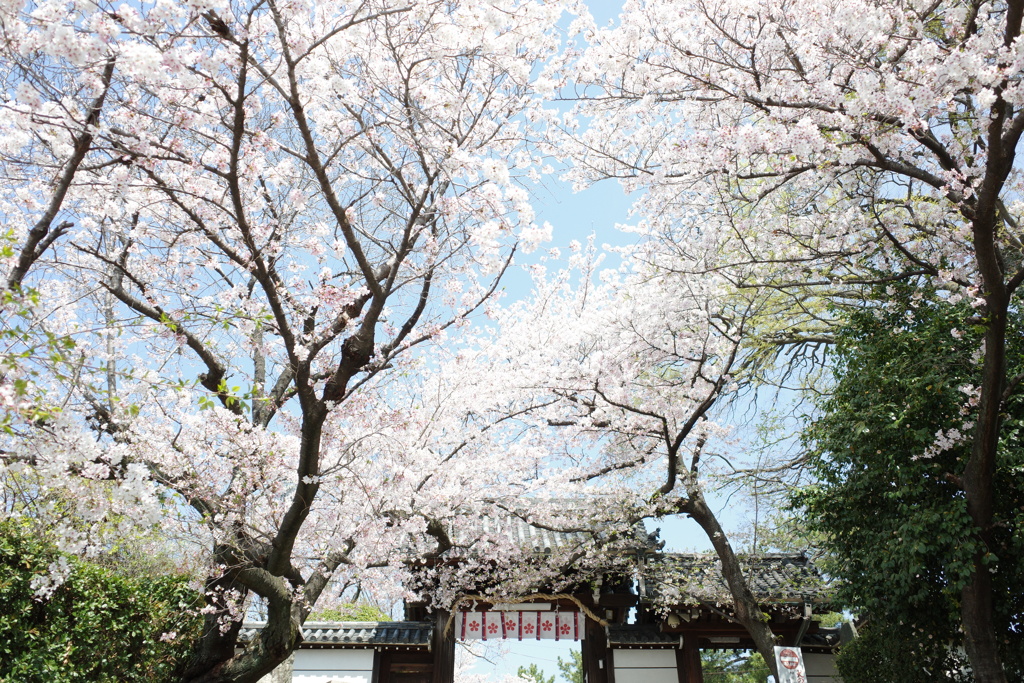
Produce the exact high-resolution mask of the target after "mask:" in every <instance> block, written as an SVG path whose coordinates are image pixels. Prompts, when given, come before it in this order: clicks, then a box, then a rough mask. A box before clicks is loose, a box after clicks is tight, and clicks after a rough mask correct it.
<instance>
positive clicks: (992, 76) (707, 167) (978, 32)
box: [553, 0, 1024, 682]
mask: <svg viewBox="0 0 1024 683" xmlns="http://www.w3.org/2000/svg"><path fill="white" fill-rule="evenodd" d="M1022 14H1024V5H1022V4H1021V3H1019V2H1014V1H1010V2H999V3H981V2H943V1H941V0H937V1H927V2H925V1H921V2H915V1H909V0H908V1H906V2H885V3H882V2H870V1H865V2H852V3H851V2H842V3H840V2H785V3H782V2H770V1H769V2H757V3H751V2H741V1H737V2H732V1H728V0H708V1H700V0H697V1H694V2H684V3H679V2H667V1H661V0H647V1H637V2H628V3H626V5H625V6H624V8H623V13H622V15H621V22H620V25H618V26H616V27H615V28H610V29H602V30H597V29H596V28H594V27H592V26H591V27H589V28H588V27H586V26H583V27H582V30H583V31H584V36H585V37H586V38H587V40H588V47H587V48H586V51H585V52H584V53H583V55H582V56H581V57H580V58H579V59H578V60H577V61H576V72H575V79H576V81H577V83H578V84H579V85H578V87H579V94H580V95H581V96H582V98H583V102H582V103H581V105H580V107H579V113H580V114H581V115H585V116H586V120H585V123H586V125H585V126H583V127H582V128H581V129H580V130H579V131H577V130H574V129H573V128H571V127H567V126H564V125H563V124H562V123H561V122H557V123H558V126H557V127H559V128H561V129H562V130H563V132H565V133H566V135H565V136H564V137H563V138H561V140H562V142H560V143H559V145H558V148H560V149H562V150H567V149H570V147H569V146H570V145H573V144H575V147H572V149H573V150H574V151H573V152H572V153H571V155H572V157H573V158H574V160H575V162H576V165H575V172H574V175H575V178H576V181H577V182H578V183H581V184H586V183H589V182H593V181H595V180H597V179H601V178H607V177H616V178H620V179H622V181H623V182H624V183H625V184H626V186H627V187H628V188H630V189H638V190H640V189H642V190H644V192H643V195H642V198H641V199H640V200H639V201H638V203H637V206H636V211H637V212H638V214H639V215H641V216H642V217H643V218H644V222H643V223H642V225H641V229H642V230H646V231H647V232H648V233H649V234H650V235H651V236H652V237H653V238H654V239H657V240H660V241H661V242H662V244H663V245H666V249H665V253H666V254H668V255H670V258H671V259H677V258H679V257H682V258H683V259H684V260H685V259H689V260H690V261H691V263H692V265H691V266H685V265H681V264H679V263H677V264H676V265H675V266H674V267H676V268H682V269H684V270H687V271H689V272H700V271H701V270H705V269H706V266H707V265H708V264H707V263H706V262H703V261H701V260H700V259H699V258H698V256H699V255H700V254H703V253H705V252H706V251H707V250H709V249H710V250H712V251H713V252H714V253H715V254H717V255H718V258H717V260H716V262H715V263H714V264H711V268H710V271H711V272H714V273H716V274H717V275H719V276H721V277H725V278H728V279H729V280H730V281H731V282H732V283H733V286H734V287H735V288H736V289H737V291H741V292H742V291H748V290H751V289H753V290H758V291H762V292H765V293H766V294H771V296H772V297H773V300H774V302H775V304H776V305H775V306H773V307H770V308H771V309H772V310H774V311H776V312H777V313H778V314H780V315H779V317H776V318H775V319H774V320H767V321H766V320H762V321H761V322H759V323H758V322H752V323H751V325H750V327H749V328H748V329H749V330H751V331H753V332H755V335H754V337H755V339H760V340H761V341H763V342H766V343H772V342H777V343H781V344H787V343H800V342H801V341H807V340H819V341H820V340H822V339H823V338H824V339H825V340H826V341H827V338H825V337H824V335H825V334H826V333H827V330H828V325H829V316H828V314H827V310H826V308H825V303H831V304H832V305H840V306H842V305H860V304H859V302H861V301H863V300H864V298H865V297H864V295H863V290H862V287H863V286H864V285H869V284H877V283H884V282H886V281H893V280H904V279H908V278H913V277H918V278H923V279H924V280H927V281H928V282H929V283H930V285H931V286H935V287H939V288H941V289H943V290H944V291H945V292H947V296H948V297H949V298H950V300H952V301H957V300H961V299H963V298H967V300H969V301H972V302H973V305H974V308H975V309H976V311H977V315H976V316H975V317H974V318H973V319H971V320H966V321H964V324H965V325H970V324H977V325H982V326H983V327H984V329H985V334H984V340H983V344H982V345H981V346H980V347H979V349H978V353H979V354H980V356H979V357H980V358H981V359H982V366H983V367H982V369H981V371H980V372H979V374H978V377H977V378H976V379H975V381H974V383H973V384H972V386H970V387H968V388H967V392H968V394H969V396H968V397H967V398H966V399H965V401H966V402H965V406H964V409H965V413H966V417H965V420H964V422H963V423H962V424H961V423H957V424H951V425H949V429H948V430H945V431H944V432H943V434H948V433H951V431H950V430H953V431H956V432H958V433H960V434H962V435H963V438H964V439H967V440H968V441H969V443H970V445H971V448H970V455H969V457H967V458H966V460H965V461H963V462H962V463H961V464H962V469H961V470H960V471H958V472H955V473H951V476H953V477H954V478H955V481H956V482H957V486H958V487H959V489H960V491H961V493H962V495H963V496H964V498H965V499H966V501H967V508H968V511H969V514H970V516H971V519H972V520H973V523H974V533H975V535H976V538H977V539H978V540H979V541H980V544H979V546H980V548H981V550H980V551H979V552H978V553H977V555H976V556H975V557H974V559H973V563H974V571H973V573H972V575H971V579H970V580H969V581H968V582H966V583H965V585H963V587H962V590H961V593H960V604H961V619H962V626H963V630H964V634H965V644H966V650H967V653H968V656H969V658H970V661H971V666H972V669H973V672H974V676H975V678H976V680H978V681H986V682H987V681H1005V680H1006V676H1005V673H1004V672H1003V666H1002V664H1001V661H1000V656H999V652H998V647H997V637H998V634H996V633H995V632H994V629H993V626H992V600H993V596H992V585H991V579H990V576H991V572H993V571H998V566H999V562H1000V560H999V559H998V558H996V557H994V556H993V555H992V554H991V553H990V552H988V551H987V550H985V548H986V545H987V541H986V539H989V538H990V537H991V534H992V530H993V525H994V524H996V523H998V520H995V519H994V517H993V496H994V491H993V473H994V471H995V468H996V464H997V458H998V451H997V443H998V441H999V435H1000V429H1001V424H1002V420H1001V412H1002V410H1003V406H1004V405H1005V402H1006V400H1007V399H1008V398H1009V397H1010V396H1011V395H1012V394H1013V393H1014V392H1016V391H1017V390H1018V386H1019V381H1020V378H1018V377H1009V376H1007V371H1006V362H1005V349H1006V324H1007V312H1008V310H1010V309H1011V308H1013V307H1014V306H1019V303H1018V301H1017V299H1016V297H1017V296H1018V290H1019V287H1020V284H1021V282H1022V281H1024V270H1022V269H1021V263H1022V258H1021V256H1022V253H1021V236H1020V234H1019V226H1018V224H1019V214H1020V199H1021V197H1020V183H1021V175H1020V172H1019V170H1018V168H1017V163H1016V152H1017V148H1018V144H1019V141H1020V136H1021V133H1022V131H1024V112H1022V111H1021V107H1022V103H1024V102H1022V92H1024V90H1022V88H1024V84H1022V82H1021V73H1022V69H1021V64H1022V59H1024V56H1022V55H1024V53H1022V49H1024V47H1022V46H1024V41H1022V40H1020V32H1021V18H1022ZM553 122H554V120H553ZM556 151H557V150H556ZM952 333H953V334H956V330H953V331H952ZM940 436H942V435H940ZM936 447H938V448H941V447H942V446H941V444H937V445H936Z"/></svg>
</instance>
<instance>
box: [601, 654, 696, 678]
mask: <svg viewBox="0 0 1024 683" xmlns="http://www.w3.org/2000/svg"><path fill="white" fill-rule="evenodd" d="M612 664H613V665H614V666H615V683H679V673H678V672H677V671H676V651H675V650H612Z"/></svg>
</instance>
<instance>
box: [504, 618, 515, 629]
mask: <svg viewBox="0 0 1024 683" xmlns="http://www.w3.org/2000/svg"><path fill="white" fill-rule="evenodd" d="M515 627H516V622H514V621H512V620H511V619H509V620H508V621H506V622H505V628H507V629H509V630H511V629H514V628H515Z"/></svg>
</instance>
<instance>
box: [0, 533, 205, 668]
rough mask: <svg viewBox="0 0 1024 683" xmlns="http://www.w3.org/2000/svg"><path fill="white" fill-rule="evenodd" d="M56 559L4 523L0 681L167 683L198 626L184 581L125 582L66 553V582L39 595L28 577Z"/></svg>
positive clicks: (195, 600)
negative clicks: (168, 638)
mask: <svg viewBox="0 0 1024 683" xmlns="http://www.w3.org/2000/svg"><path fill="white" fill-rule="evenodd" d="M60 559H61V554H60V553H59V552H58V551H57V550H56V549H55V548H54V547H53V545H52V544H50V543H47V542H46V541H45V540H43V539H40V538H39V536H38V535H36V534H34V533H31V532H30V531H29V530H28V529H27V528H26V527H24V526H23V525H21V524H20V523H19V522H17V521H11V520H8V521H5V522H0V605H2V606H3V608H2V609H0V682H2V683H72V682H75V681H82V682H88V683H103V682H107V681H109V682H111V683H113V682H115V681H117V682H121V681H139V682H140V683H141V682H143V681H147V682H149V681H165V680H171V679H172V678H173V672H174V669H175V668H176V666H178V665H179V663H180V662H181V661H182V660H184V659H185V657H186V656H187V653H188V651H189V649H190V647H191V645H192V643H193V641H194V639H195V638H196V637H197V636H198V631H199V629H200V628H201V626H202V620H201V619H200V618H199V615H198V611H197V610H198V608H199V607H200V606H201V605H202V601H201V599H200V596H199V595H198V594H197V593H196V591H194V590H193V589H190V588H189V587H188V585H187V580H186V579H185V578H184V577H179V576H158V577H149V578H139V577H125V576H122V575H119V574H118V573H117V572H116V571H114V570H112V569H109V568H106V567H101V566H98V565H95V564H90V563H87V562H82V561H80V560H77V559H75V558H71V557H66V556H65V557H64V559H65V560H66V561H67V563H68V566H69V567H70V575H69V576H68V578H67V580H66V581H64V583H63V584H62V585H60V586H59V587H58V588H57V589H56V590H54V591H53V593H52V595H50V596H49V597H48V598H45V599H38V598H37V596H36V595H35V588H34V587H33V586H32V580H33V578H36V577H39V576H43V575H46V574H47V572H48V566H49V565H50V564H51V563H54V562H59V561H60ZM172 632H173V633H176V637H175V638H174V639H173V640H171V641H170V642H163V641H161V636H163V635H164V634H170V633H172Z"/></svg>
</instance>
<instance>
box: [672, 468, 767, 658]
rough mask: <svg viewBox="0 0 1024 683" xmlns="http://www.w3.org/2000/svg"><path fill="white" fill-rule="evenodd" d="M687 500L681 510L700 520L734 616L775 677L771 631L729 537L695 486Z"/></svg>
mask: <svg viewBox="0 0 1024 683" xmlns="http://www.w3.org/2000/svg"><path fill="white" fill-rule="evenodd" d="M689 494H690V500H689V501H688V504H687V506H686V508H685V511H686V512H687V513H689V515H690V516H691V517H693V519H694V521H696V522H697V524H700V526H701V528H702V529H704V533H706V534H707V536H708V538H709V539H710V540H711V544H712V545H713V546H714V547H715V552H716V553H718V559H719V560H720V561H721V562H722V576H724V577H725V582H726V584H727V585H728V586H729V592H730V593H731V594H732V600H733V609H735V611H736V620H737V621H739V622H740V624H742V625H743V627H744V628H745V629H747V632H748V633H749V634H750V637H751V638H753V639H754V645H755V646H756V647H757V651H758V652H759V653H760V654H761V656H762V657H764V661H765V663H766V664H767V665H768V668H769V669H771V672H772V675H773V676H775V677H776V678H778V676H779V671H778V667H777V666H776V665H775V634H774V633H773V632H772V629H771V627H770V626H769V625H768V621H767V620H766V619H765V618H764V617H763V616H762V613H761V607H760V605H758V604H757V599H756V598H754V594H753V593H751V592H750V588H749V586H748V585H747V578H746V576H744V574H743V567H742V566H740V561H739V559H738V558H737V557H736V553H735V552H733V549H732V545H730V544H729V538H728V537H727V536H726V535H725V531H723V530H722V526H721V525H720V524H719V523H718V518H717V517H715V513H714V512H712V511H711V508H710V507H708V504H707V502H706V501H705V500H704V494H703V493H701V491H700V490H699V489H697V488H695V487H691V490H690V491H689Z"/></svg>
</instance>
